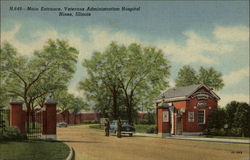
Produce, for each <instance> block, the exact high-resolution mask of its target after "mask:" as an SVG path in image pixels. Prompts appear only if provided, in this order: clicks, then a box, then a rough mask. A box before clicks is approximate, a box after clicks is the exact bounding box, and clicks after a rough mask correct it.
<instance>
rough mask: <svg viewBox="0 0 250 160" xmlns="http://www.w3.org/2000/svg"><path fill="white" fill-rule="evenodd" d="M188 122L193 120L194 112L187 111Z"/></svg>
mask: <svg viewBox="0 0 250 160" xmlns="http://www.w3.org/2000/svg"><path fill="white" fill-rule="evenodd" d="M188 122H194V112H188Z"/></svg>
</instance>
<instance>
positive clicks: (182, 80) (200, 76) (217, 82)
mask: <svg viewBox="0 0 250 160" xmlns="http://www.w3.org/2000/svg"><path fill="white" fill-rule="evenodd" d="M175 83H176V86H177V87H181V86H188V85H192V84H200V83H202V84H205V85H206V86H208V87H209V88H214V89H215V90H220V89H222V88H223V86H224V83H223V79H222V74H221V73H220V72H218V71H216V70H215V69H214V68H213V67H210V68H204V67H200V69H199V73H197V72H196V71H195V69H194V68H192V67H191V66H188V65H185V66H183V67H182V68H181V69H180V70H179V72H178V76H177V79H176V80H175Z"/></svg>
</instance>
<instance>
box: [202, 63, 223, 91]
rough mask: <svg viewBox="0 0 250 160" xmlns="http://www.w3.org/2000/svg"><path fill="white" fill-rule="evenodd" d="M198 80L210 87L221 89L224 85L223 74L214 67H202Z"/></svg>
mask: <svg viewBox="0 0 250 160" xmlns="http://www.w3.org/2000/svg"><path fill="white" fill-rule="evenodd" d="M198 77H199V78H198V82H199V83H203V84H205V85H207V86H208V87H209V88H214V89H215V90H221V89H222V88H223V87H224V83H223V79H222V74H221V73H220V72H218V71H216V70H215V69H214V68H213V67H210V68H204V67H200V70H199V75H198Z"/></svg>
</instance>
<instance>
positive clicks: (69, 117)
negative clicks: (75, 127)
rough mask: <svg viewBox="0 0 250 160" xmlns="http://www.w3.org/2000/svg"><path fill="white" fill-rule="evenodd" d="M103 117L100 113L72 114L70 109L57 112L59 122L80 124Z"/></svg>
mask: <svg viewBox="0 0 250 160" xmlns="http://www.w3.org/2000/svg"><path fill="white" fill-rule="evenodd" d="M101 117H102V116H101V114H99V113H80V114H70V113H69V112H68V111H64V112H62V113H59V114H57V122H62V121H65V122H66V123H68V124H80V123H84V121H86V120H88V121H89V120H99V119H100V118H101Z"/></svg>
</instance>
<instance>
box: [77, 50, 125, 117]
mask: <svg viewBox="0 0 250 160" xmlns="http://www.w3.org/2000/svg"><path fill="white" fill-rule="evenodd" d="M111 49H112V48H109V49H107V50H106V51H105V52H104V53H103V54H101V53H99V52H96V53H94V55H93V56H92V58H91V59H90V60H85V61H84V63H83V66H84V67H85V68H86V69H87V74H88V78H87V79H85V80H84V81H81V82H80V89H84V91H85V93H86V95H87V98H88V99H89V100H93V101H94V103H95V105H96V107H101V108H102V109H101V110H103V108H110V106H112V108H111V117H112V118H113V119H118V96H119V89H120V88H119V81H118V79H117V77H116V76H115V75H116V74H115V72H116V71H115V70H114V69H113V68H115V66H116V65H117V63H114V61H113V60H114V58H115V56H114V55H112V54H110V53H112V52H110V50H111ZM109 110H110V109H109ZM109 110H108V112H109ZM106 114H108V113H106Z"/></svg>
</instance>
